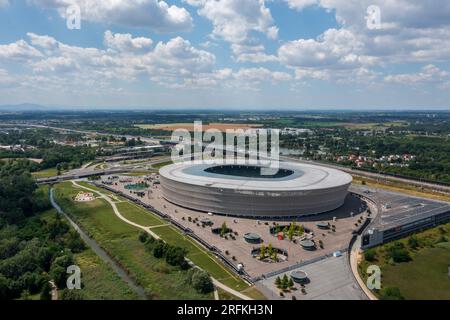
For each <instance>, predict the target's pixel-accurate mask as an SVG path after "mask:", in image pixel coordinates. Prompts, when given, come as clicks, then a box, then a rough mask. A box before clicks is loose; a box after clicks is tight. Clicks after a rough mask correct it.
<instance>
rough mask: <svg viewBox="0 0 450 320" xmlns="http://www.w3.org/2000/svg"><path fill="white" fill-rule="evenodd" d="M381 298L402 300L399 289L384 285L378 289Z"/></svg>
mask: <svg viewBox="0 0 450 320" xmlns="http://www.w3.org/2000/svg"><path fill="white" fill-rule="evenodd" d="M380 299H381V300H404V299H405V298H404V297H403V296H402V294H401V292H400V289H399V288H397V287H386V288H382V289H381V290H380Z"/></svg>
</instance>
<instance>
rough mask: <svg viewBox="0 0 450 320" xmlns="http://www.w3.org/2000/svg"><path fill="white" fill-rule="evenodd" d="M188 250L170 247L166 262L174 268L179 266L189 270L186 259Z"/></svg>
mask: <svg viewBox="0 0 450 320" xmlns="http://www.w3.org/2000/svg"><path fill="white" fill-rule="evenodd" d="M185 255H186V250H185V249H183V248H181V247H175V246H169V248H168V249H167V251H166V262H167V263H168V264H170V265H172V266H179V267H181V268H182V269H187V267H188V266H189V265H188V263H187V261H186V259H185Z"/></svg>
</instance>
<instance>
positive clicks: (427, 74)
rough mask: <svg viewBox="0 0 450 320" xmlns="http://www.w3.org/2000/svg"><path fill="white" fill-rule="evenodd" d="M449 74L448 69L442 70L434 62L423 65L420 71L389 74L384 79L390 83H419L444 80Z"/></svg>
mask: <svg viewBox="0 0 450 320" xmlns="http://www.w3.org/2000/svg"><path fill="white" fill-rule="evenodd" d="M448 76H449V73H448V72H447V71H445V70H441V69H439V68H438V67H436V66H435V65H433V64H428V65H426V66H424V67H422V69H421V71H420V72H417V73H403V74H395V75H388V76H386V77H385V78H384V80H385V81H386V82H390V83H401V84H417V83H427V82H428V83H430V82H442V81H443V80H445V79H447V78H448Z"/></svg>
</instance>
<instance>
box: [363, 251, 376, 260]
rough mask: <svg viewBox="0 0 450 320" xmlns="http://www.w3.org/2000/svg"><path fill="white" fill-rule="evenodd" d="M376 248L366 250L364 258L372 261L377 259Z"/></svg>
mask: <svg viewBox="0 0 450 320" xmlns="http://www.w3.org/2000/svg"><path fill="white" fill-rule="evenodd" d="M375 257H376V254H375V250H374V249H367V250H366V251H364V259H365V260H366V261H369V262H372V261H375Z"/></svg>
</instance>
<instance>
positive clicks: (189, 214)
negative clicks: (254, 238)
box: [109, 177, 367, 278]
mask: <svg viewBox="0 0 450 320" xmlns="http://www.w3.org/2000/svg"><path fill="white" fill-rule="evenodd" d="M119 180H120V179H116V180H115V181H114V183H112V184H111V185H109V187H110V188H113V189H115V190H117V191H120V192H123V193H126V194H128V195H130V196H132V197H135V198H137V199H139V200H141V201H143V202H144V203H147V204H149V205H151V206H153V207H154V208H155V209H157V210H159V211H161V212H164V213H165V214H168V215H170V216H171V218H173V219H174V220H176V221H177V222H178V223H180V224H182V225H183V226H185V227H187V228H189V229H191V230H193V232H194V233H195V234H197V235H198V236H199V237H201V238H202V239H204V240H205V241H206V242H208V243H210V244H211V245H213V246H215V247H216V248H218V249H219V250H220V251H221V252H222V253H223V254H224V255H226V256H228V257H229V258H230V260H232V261H234V263H235V264H236V265H238V264H242V265H243V266H244V268H245V270H246V272H247V273H248V274H249V275H250V276H251V277H252V278H257V277H261V276H263V275H265V274H268V273H271V272H274V271H278V270H280V269H283V268H286V267H289V266H293V265H296V264H298V263H303V262H305V261H308V260H311V259H314V258H318V257H321V256H324V255H327V254H332V253H333V252H334V251H337V250H343V249H346V248H347V246H348V244H349V242H350V239H351V236H352V231H354V230H355V229H356V228H357V227H356V225H355V223H357V222H358V219H360V217H364V216H366V209H367V208H366V204H365V203H364V202H362V201H361V200H360V199H359V198H357V197H354V196H352V195H348V196H347V199H346V201H345V204H344V206H342V207H341V208H339V209H337V210H334V211H332V212H329V213H326V214H321V215H318V216H310V217H302V218H299V219H298V220H297V221H296V223H297V224H302V225H303V226H304V227H305V228H307V229H310V230H311V231H312V233H313V235H312V238H313V239H314V240H315V241H316V243H319V240H321V241H322V242H323V248H320V247H319V246H317V249H316V250H314V251H307V250H305V249H303V248H302V247H301V246H300V245H299V244H298V241H296V243H294V242H291V241H289V240H288V239H287V238H286V239H284V240H279V239H278V238H277V237H276V236H274V235H272V234H271V233H270V227H271V226H274V224H275V223H278V224H280V225H288V224H289V223H290V222H291V221H292V220H289V221H282V220H254V219H245V218H241V217H239V218H237V217H229V216H223V215H208V214H207V213H204V212H197V211H193V210H190V209H187V208H182V207H179V206H177V205H174V204H172V203H169V202H168V201H166V200H165V199H164V198H163V197H162V196H161V189H160V188H161V186H160V185H159V184H153V185H152V186H150V187H149V188H148V190H146V191H145V196H144V197H138V196H137V195H136V194H135V193H133V191H130V190H126V189H125V188H124V186H125V185H126V184H129V183H137V182H140V181H142V180H143V177H131V178H130V177H128V180H127V181H128V182H120V181H119ZM150 184H151V183H150ZM334 217H336V220H335V221H334V222H333V219H334ZM196 218H197V219H198V220H201V219H204V218H208V219H210V220H211V221H212V223H213V225H212V227H211V226H205V227H203V226H202V225H201V223H199V222H197V223H194V222H190V221H189V220H191V221H194V220H195V219H196ZM322 221H326V222H329V223H330V224H333V225H335V226H336V228H335V232H333V231H331V230H322V229H319V228H318V227H317V226H316V224H317V223H319V222H322ZM224 222H225V223H226V225H227V227H228V228H231V229H232V230H233V232H237V236H235V238H236V240H232V239H231V237H228V239H225V238H222V237H220V236H219V235H217V234H214V233H213V232H212V231H211V229H212V228H220V227H221V225H222V224H223V223H224ZM249 232H252V233H257V234H258V235H260V236H261V238H262V240H263V244H264V245H265V246H267V245H268V244H272V246H273V247H276V248H280V249H283V250H286V251H287V252H288V259H287V260H286V261H280V262H277V263H275V262H262V261H259V260H258V259H257V258H254V257H253V256H252V254H251V251H252V250H253V249H256V248H259V247H260V245H258V244H250V243H247V242H246V241H245V240H244V238H243V236H244V234H245V233H249ZM232 257H235V259H234V260H233V259H232Z"/></svg>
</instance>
